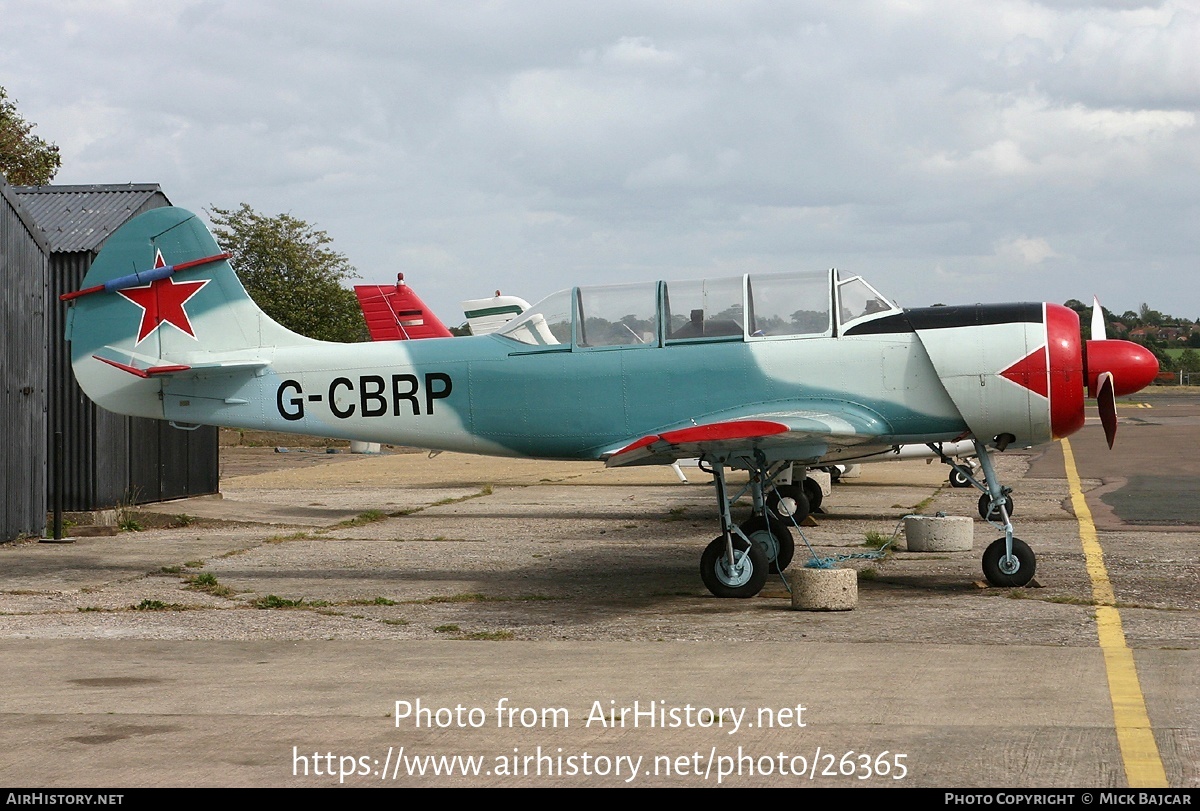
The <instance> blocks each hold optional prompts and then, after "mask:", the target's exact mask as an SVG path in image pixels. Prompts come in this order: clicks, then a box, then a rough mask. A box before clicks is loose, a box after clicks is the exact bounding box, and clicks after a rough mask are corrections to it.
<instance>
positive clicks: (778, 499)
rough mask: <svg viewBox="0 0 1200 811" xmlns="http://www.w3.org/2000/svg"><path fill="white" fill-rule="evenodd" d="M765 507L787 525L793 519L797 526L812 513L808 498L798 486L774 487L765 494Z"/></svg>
mask: <svg viewBox="0 0 1200 811" xmlns="http://www.w3.org/2000/svg"><path fill="white" fill-rule="evenodd" d="M767 507H768V508H769V509H770V510H771V512H773V513H775V514H776V515H778V516H779V517H780V518H783V519H784V520H786V521H788V522H789V523H790V522H791V519H792V518H795V519H796V523H797V524H799V523H800V522H801V521H803V520H804V519H805V518H808V514H809V513H810V512H812V506H811V505H810V504H809V502H808V496H806V495H805V494H804V488H803V487H802V486H801V485H798V484H781V485H779V486H778V487H776V488H775V489H774V490H772V491H771V492H770V493H769V494H767Z"/></svg>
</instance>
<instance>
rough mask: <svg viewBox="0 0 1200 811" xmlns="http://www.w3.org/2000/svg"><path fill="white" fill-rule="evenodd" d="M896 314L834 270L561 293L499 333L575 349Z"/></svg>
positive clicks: (767, 331) (800, 329)
mask: <svg viewBox="0 0 1200 811" xmlns="http://www.w3.org/2000/svg"><path fill="white" fill-rule="evenodd" d="M835 302H836V304H835ZM899 311H900V309H899V308H898V307H897V306H896V305H895V304H893V303H892V302H890V301H888V300H887V299H886V298H884V297H883V296H882V295H880V294H879V293H878V292H877V291H876V290H875V289H874V288H873V287H871V286H870V285H869V284H867V283H866V282H865V281H863V280H862V278H861V277H859V276H854V277H852V278H850V279H846V280H845V281H841V280H839V279H838V276H837V271H836V270H830V271H819V272H795V273H778V274H767V273H749V274H745V275H743V276H735V277H732V278H720V279H697V280H690V281H673V282H665V281H662V282H642V283H636V284H619V285H606V286H598V287H576V288H572V289H570V290H560V291H559V292H557V293H554V294H552V295H550V296H548V297H546V298H545V299H543V300H542V301H540V302H538V304H536V305H535V306H533V307H532V308H530V309H529V310H527V311H526V312H525V313H523V314H522V315H521V317H520V318H517V319H515V320H514V321H512V322H510V323H509V324H508V325H507V326H505V327H504V328H503V329H501V330H500V331H499V334H500V335H503V336H505V337H507V338H511V339H512V340H515V341H520V342H521V343H524V344H529V345H531V346H555V347H560V348H565V347H567V346H572V347H574V348H577V349H590V348H600V347H618V346H622V347H637V346H641V347H648V346H661V345H663V344H664V343H665V344H673V343H682V342H697V341H713V340H719V341H726V340H745V341H755V340H771V339H777V338H796V337H827V336H831V335H834V334H835V329H844V328H845V327H846V326H848V325H849V324H851V323H854V322H858V321H862V320H870V319H874V318H877V317H880V316H882V315H886V314H890V313H895V312H899ZM835 313H836V314H837V317H836V327H835V318H834V314H835Z"/></svg>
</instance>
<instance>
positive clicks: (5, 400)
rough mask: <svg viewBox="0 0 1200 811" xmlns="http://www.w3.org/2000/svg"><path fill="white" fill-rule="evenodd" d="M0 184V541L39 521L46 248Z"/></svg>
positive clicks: (34, 530)
mask: <svg viewBox="0 0 1200 811" xmlns="http://www.w3.org/2000/svg"><path fill="white" fill-rule="evenodd" d="M19 205H20V204H19V203H18V202H17V200H16V198H15V196H13V195H12V194H11V193H10V192H9V190H8V186H7V184H6V183H5V182H4V180H3V179H0V425H3V426H4V427H5V431H6V436H5V439H4V447H3V448H2V449H0V540H5V541H8V540H12V539H13V538H16V537H19V536H21V535H35V536H40V535H41V534H42V531H43V530H44V528H45V523H46V489H45V481H46V442H45V436H46V272H47V262H46V246H45V243H44V242H43V241H42V240H41V239H40V237H39V236H37V235H36V232H35V229H34V227H33V223H32V220H29V219H28V217H23V216H22V212H21V211H20V209H19Z"/></svg>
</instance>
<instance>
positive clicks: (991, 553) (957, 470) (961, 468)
mask: <svg viewBox="0 0 1200 811" xmlns="http://www.w3.org/2000/svg"><path fill="white" fill-rule="evenodd" d="M929 447H930V448H931V449H932V450H933V451H934V452H935V453H937V454H938V456H940V457H941V460H942V461H943V462H945V463H946V464H948V465H950V468H951V471H950V480H951V483H953V482H954V480H955V478H961V479H962V480H965V481H966V482H967V484H968V485H970V486H973V487H975V488H976V489H978V490H980V491H982V492H983V495H981V496H980V497H979V515H980V517H981V518H983V520H985V521H987V522H988V523H989V524H991V525H992V526H994V527H996V528H997V529H1003V530H1004V537H1003V538H999V539H997V540H995V541H993V542H992V543H991V544H989V545H988V548H987V550H986V551H985V552H984V553H983V576H984V577H986V578H987V581H988V582H989V583H991V584H992V585H993V586H1000V587H1010V588H1011V587H1014V586H1025V585H1028V583H1029V582H1030V581H1031V580H1033V575H1034V571H1035V570H1036V568H1037V558H1036V556H1035V555H1034V554H1033V550H1032V549H1030V548H1029V544H1027V543H1025V542H1024V541H1022V540H1021V539H1020V538H1016V537H1014V536H1013V525H1012V514H1013V500H1012V489H1011V488H1009V487H1004V486H1002V485H1001V484H1000V480H999V479H998V478H997V477H996V470H995V468H994V467H993V466H992V457H991V454H990V452H989V451H988V449H987V447H986V446H985V445H984V443H983V442H980V441H979V440H975V454H976V456H977V458H978V459H979V465H980V467H981V468H982V469H983V481H980V480H979V479H978V478H976V476H975V471H974V470H973V469H972V468H970V467H968V466H966V465H964V464H960V463H958V462H955V461H954V460H953V459H950V458H949V457H947V456H945V455H944V454H943V453H942V451H941V447H940V446H939V445H936V444H933V445H930V446H929Z"/></svg>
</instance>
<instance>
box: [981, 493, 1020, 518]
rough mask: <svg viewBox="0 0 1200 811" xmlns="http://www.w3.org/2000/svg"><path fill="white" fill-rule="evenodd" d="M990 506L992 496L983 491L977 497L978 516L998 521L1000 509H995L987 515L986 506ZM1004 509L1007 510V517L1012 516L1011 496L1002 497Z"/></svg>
mask: <svg viewBox="0 0 1200 811" xmlns="http://www.w3.org/2000/svg"><path fill="white" fill-rule="evenodd" d="M990 506H992V497H991V496H990V495H988V494H987V493H984V494H983V495H982V496H980V497H979V517H980V518H982V519H984V520H989V521H999V520H1000V511H999V510H995V511H993V512H992V514H991V515H988V507H990ZM1004 509H1006V510H1008V517H1009V518H1012V517H1013V500H1012V496H1005V497H1004Z"/></svg>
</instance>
